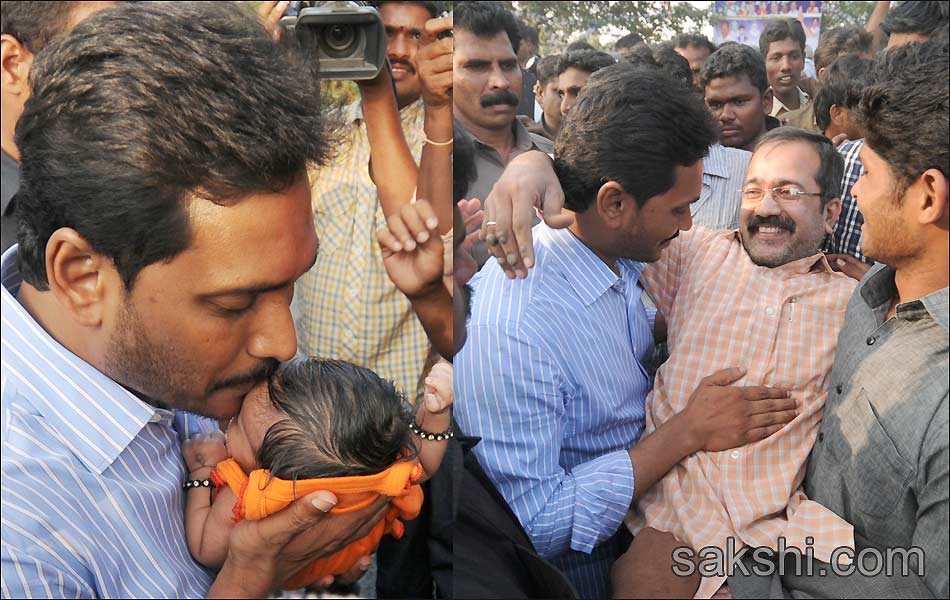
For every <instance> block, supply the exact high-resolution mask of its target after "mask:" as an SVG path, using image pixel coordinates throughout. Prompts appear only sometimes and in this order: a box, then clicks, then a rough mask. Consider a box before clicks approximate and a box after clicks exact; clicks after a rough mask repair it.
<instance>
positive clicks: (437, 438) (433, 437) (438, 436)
mask: <svg viewBox="0 0 950 600" xmlns="http://www.w3.org/2000/svg"><path fill="white" fill-rule="evenodd" d="M409 430H410V431H411V432H413V433H414V434H416V435H418V436H419V437H421V438H422V439H424V440H429V441H432V442H444V441H445V440H449V439H452V438H453V437H455V432H454V431H452V426H451V425H449V428H448V429H446V430H445V431H443V432H442V433H429V432H428V431H426V430H425V429H423V428H421V427H419V424H418V423H416V420H415V419H413V420H411V421H409Z"/></svg>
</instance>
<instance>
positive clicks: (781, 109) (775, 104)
mask: <svg viewBox="0 0 950 600" xmlns="http://www.w3.org/2000/svg"><path fill="white" fill-rule="evenodd" d="M797 89H798V103H799V108H801V107H802V106H805V104H807V103H808V100H809V96H808V94H806V93H805V91H804V90H802V88H797ZM772 98H773V99H772V112H770V113H769V116H771V117H781V116H782V115H784V114H785V113H787V112H790V111H792V110H793V109H791V108H789V107H787V106H785V105H784V104H783V103H782V101H781V100H779V99H778V96H774V95H773V97H772Z"/></svg>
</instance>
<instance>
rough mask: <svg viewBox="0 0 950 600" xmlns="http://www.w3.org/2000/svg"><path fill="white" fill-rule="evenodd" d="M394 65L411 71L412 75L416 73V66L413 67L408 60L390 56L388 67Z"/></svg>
mask: <svg viewBox="0 0 950 600" xmlns="http://www.w3.org/2000/svg"><path fill="white" fill-rule="evenodd" d="M396 65H399V66H400V67H402V68H403V69H405V70H407V71H409V72H410V73H412V74H413V75H415V74H416V68H415V67H413V66H412V64H411V63H409V61H406V60H402V59H399V58H397V59H395V60H394V59H392V58H390V59H389V66H390V67H395V66H396Z"/></svg>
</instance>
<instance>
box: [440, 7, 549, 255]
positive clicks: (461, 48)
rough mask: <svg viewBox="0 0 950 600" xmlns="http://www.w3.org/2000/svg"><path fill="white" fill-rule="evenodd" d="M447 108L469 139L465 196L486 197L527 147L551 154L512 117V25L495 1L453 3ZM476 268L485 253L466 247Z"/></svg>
mask: <svg viewBox="0 0 950 600" xmlns="http://www.w3.org/2000/svg"><path fill="white" fill-rule="evenodd" d="M454 22H455V53H454V58H453V65H454V75H453V82H454V85H453V94H452V100H453V106H454V109H455V110H454V116H455V119H456V120H457V121H458V124H459V125H460V126H459V127H457V128H456V131H458V132H460V133H462V135H463V136H467V137H470V138H472V139H473V142H474V145H475V166H476V177H475V180H474V181H473V182H472V183H471V185H469V188H468V197H469V198H479V199H483V198H486V197H487V196H488V192H489V191H491V188H492V186H493V185H494V184H495V180H496V179H498V176H499V175H501V172H502V171H503V170H504V168H505V165H506V164H508V161H509V160H511V159H512V158H513V157H515V156H517V155H518V154H521V153H523V152H527V151H528V150H532V149H541V150H544V151H546V152H547V151H550V150H551V141H550V140H548V139H547V138H544V137H542V136H539V135H535V134H532V133H529V132H528V130H527V129H526V128H525V126H524V125H523V124H522V123H521V121H520V120H518V119H517V118H516V109H517V106H518V104H519V101H520V94H521V69H520V68H519V67H518V56H517V53H518V47H519V44H520V41H521V37H520V35H521V34H520V32H519V30H518V22H517V21H516V20H515V17H514V15H513V14H512V13H511V12H510V11H508V10H507V9H506V8H505V7H504V5H503V4H502V3H500V2H459V3H457V4H456V5H455V14H454ZM472 254H473V255H474V256H475V258H476V261H477V262H478V264H479V266H481V265H482V264H484V262H485V260H487V258H488V253H487V252H486V251H485V250H484V244H483V243H481V242H477V243H476V244H475V246H474V248H473V249H472Z"/></svg>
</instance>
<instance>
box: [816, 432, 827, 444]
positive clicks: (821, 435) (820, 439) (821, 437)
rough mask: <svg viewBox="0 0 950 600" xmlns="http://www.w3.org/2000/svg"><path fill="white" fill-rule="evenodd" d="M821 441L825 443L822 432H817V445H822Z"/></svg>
mask: <svg viewBox="0 0 950 600" xmlns="http://www.w3.org/2000/svg"><path fill="white" fill-rule="evenodd" d="M823 441H825V434H823V433H822V432H820V431H819V432H818V443H819V444H820V443H822V442H823Z"/></svg>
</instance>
